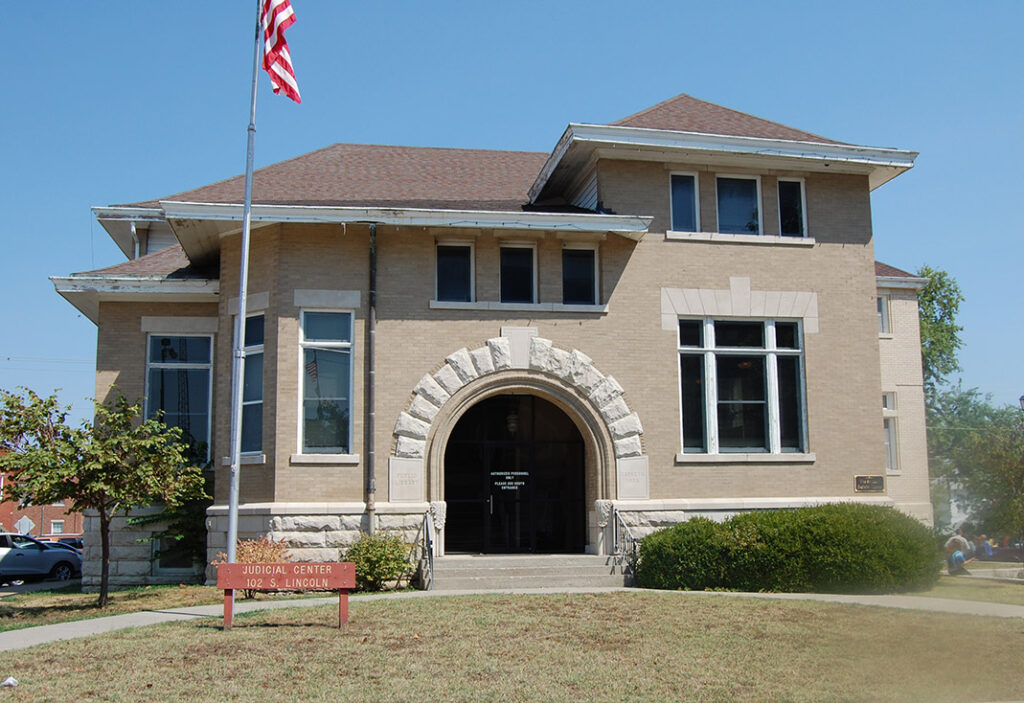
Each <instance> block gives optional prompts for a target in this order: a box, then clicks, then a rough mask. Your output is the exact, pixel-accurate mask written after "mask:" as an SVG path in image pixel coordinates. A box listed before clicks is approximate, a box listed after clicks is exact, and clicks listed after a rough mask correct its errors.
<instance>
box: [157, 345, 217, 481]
mask: <svg viewBox="0 0 1024 703" xmlns="http://www.w3.org/2000/svg"><path fill="white" fill-rule="evenodd" d="M212 351H213V338H212V337H210V336H170V335H156V334H154V335H150V337H149V345H148V350H147V356H146V417H153V416H154V415H156V414H157V413H158V412H161V411H162V412H163V421H164V422H165V423H166V424H167V425H170V426H172V427H180V428H181V433H182V441H184V442H185V443H187V444H188V445H189V446H190V447H191V449H192V452H193V455H194V456H195V458H196V459H197V460H199V461H206V460H207V459H209V450H210V396H211V393H210V381H211V375H212V368H213V364H212V361H213V355H212Z"/></svg>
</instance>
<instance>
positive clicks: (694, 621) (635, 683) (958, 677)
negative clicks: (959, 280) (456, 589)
mask: <svg viewBox="0 0 1024 703" xmlns="http://www.w3.org/2000/svg"><path fill="white" fill-rule="evenodd" d="M336 617H337V610H336V606H327V607H317V608H304V609H289V610H282V611H265V612H261V613H254V614H249V615H243V616H238V617H237V618H236V621H235V629H234V630H232V631H230V632H225V631H222V630H221V629H220V624H219V622H218V621H216V620H214V619H205V620H200V621H190V622H186V623H176V624H172V625H162V626H155V627H148V628H139V629H136V630H128V631H123V632H117V633H111V634H109V635H104V636H101V637H94V638H90V639H89V640H88V641H86V640H78V641H70V642H64V643H57V644H52V645H46V646H42V647H36V648H33V649H31V650H24V651H14V652H7V653H5V656H4V666H3V671H2V673H3V674H4V675H5V676H6V675H13V676H14V677H15V678H17V679H18V680H19V681H20V685H19V686H18V688H16V689H13V690H10V691H5V693H4V696H5V697H8V698H9V699H10V700H24V701H53V700H76V699H81V700H97V701H137V700H146V701H179V700H211V701H219V700H225V701H226V700H295V701H300V700H301V701H320V700H354V701H423V700H442V701H538V700H542V701H573V702H574V703H575V702H577V701H584V700H586V701H591V700H596V701H623V700H638V701H640V700H642V701H667V700H678V701H915V702H916V701H938V702H941V701H966V700H1013V699H1022V698H1024V671H1022V667H1021V666H1020V652H1021V651H1024V627H1022V625H1021V622H1020V621H1019V620H1015V619H1006V618H985V617H970V616H958V615H944V614H934V613H922V612H909V611H898V610H890V609H883V608H872V607H865V606H847V605H838V604H830V603H818V602H811V601H774V600H760V599H747V598H715V597H708V596H706V595H704V594H700V593H669V592H655V591H643V592H630V593H607V594H577V595H517V596H500V595H493V596H457V597H447V598H436V599H435V598H430V599H408V600H389V601H361V600H360V599H358V598H357V599H353V602H352V606H351V620H350V625H349V628H348V630H347V631H346V632H345V633H339V631H338V630H337V627H336V622H337V621H336V620H335V618H336ZM127 662H130V663H131V664H130V665H126V663H127Z"/></svg>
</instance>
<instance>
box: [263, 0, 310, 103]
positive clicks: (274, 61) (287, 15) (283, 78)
mask: <svg viewBox="0 0 1024 703" xmlns="http://www.w3.org/2000/svg"><path fill="white" fill-rule="evenodd" d="M293 24H295V11H294V10H293V9H292V4H291V2H289V0H263V5H262V9H261V10H260V28H261V29H262V30H263V69H264V70H265V71H266V72H267V73H268V74H269V75H270V85H271V86H272V87H273V88H274V93H275V94H276V93H280V92H281V91H282V90H283V91H284V94H285V95H287V96H288V97H289V98H291V99H292V100H294V101H295V102H297V103H301V102H302V98H300V97H299V84H298V83H296V82H295V71H294V70H293V69H292V56H291V54H289V53H288V42H286V41H285V40H284V30H286V29H288V28H289V27H291V26H292V25H293Z"/></svg>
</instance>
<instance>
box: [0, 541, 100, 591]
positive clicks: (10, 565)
mask: <svg viewBox="0 0 1024 703" xmlns="http://www.w3.org/2000/svg"><path fill="white" fill-rule="evenodd" d="M81 573H82V556H81V555H80V554H78V553H77V552H73V551H70V550H67V549H61V548H60V547H56V546H51V545H48V544H46V543H45V542H40V541H39V540H37V539H33V538H32V537H27V536H25V535H16V534H10V533H2V534H0V583H10V582H11V581H15V580H19V579H20V580H25V581H41V580H42V579H44V578H54V579H57V580H58V581H67V580H68V579H70V578H72V577H74V576H76V575H79V574H81Z"/></svg>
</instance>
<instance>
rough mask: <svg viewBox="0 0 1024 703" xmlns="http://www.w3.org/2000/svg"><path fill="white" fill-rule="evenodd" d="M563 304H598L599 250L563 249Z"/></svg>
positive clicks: (590, 248) (591, 248)
mask: <svg viewBox="0 0 1024 703" xmlns="http://www.w3.org/2000/svg"><path fill="white" fill-rule="evenodd" d="M562 302H563V303H564V304H565V305H596V304H597V249H595V248H593V247H587V248H576V247H566V248H565V249H562Z"/></svg>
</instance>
